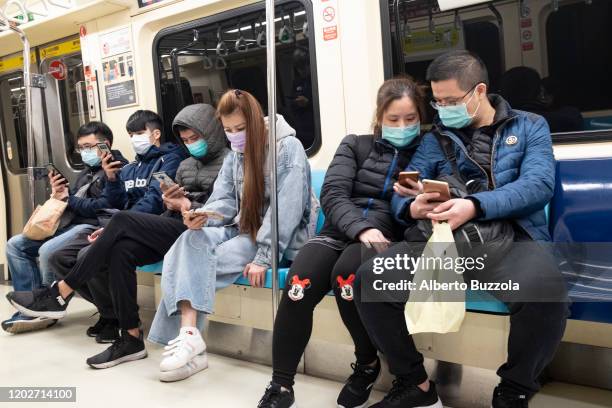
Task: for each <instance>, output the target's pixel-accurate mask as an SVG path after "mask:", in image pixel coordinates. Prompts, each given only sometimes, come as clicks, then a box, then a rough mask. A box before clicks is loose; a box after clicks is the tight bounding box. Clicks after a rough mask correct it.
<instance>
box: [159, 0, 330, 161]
mask: <svg viewBox="0 0 612 408" xmlns="http://www.w3.org/2000/svg"><path fill="white" fill-rule="evenodd" d="M307 4H310V2H307ZM309 7H310V6H309ZM310 12H311V10H309V9H307V8H306V7H305V5H304V4H303V3H302V2H298V1H286V2H282V3H281V4H280V5H278V6H277V7H276V15H277V18H276V29H275V31H276V33H277V34H276V53H277V66H276V70H277V109H278V113H279V114H281V115H283V116H284V117H285V118H286V119H287V121H288V122H289V124H290V125H291V126H292V127H293V128H294V129H295V130H296V132H297V137H298V139H300V141H301V142H302V144H303V145H304V148H305V149H306V151H307V153H308V154H309V155H312V154H314V153H315V152H316V151H317V150H318V147H319V146H320V144H321V141H320V130H319V125H318V122H319V119H318V100H317V92H316V78H315V75H314V72H313V71H314V70H312V69H311V63H313V62H314V38H313V33H312V32H310V31H309V27H308V16H309V13H310ZM265 46H266V38H265V13H264V11H263V5H253V6H246V7H243V8H240V9H236V10H232V11H229V12H226V13H222V14H219V15H216V16H213V17H209V18H204V19H202V20H197V21H194V22H191V23H189V24H187V25H183V26H181V27H176V28H175V27H172V28H169V29H165V30H163V31H162V32H160V33H159V34H158V36H157V41H156V46H155V50H156V54H157V55H156V56H155V58H156V60H155V62H156V64H157V67H158V72H157V74H158V78H159V81H158V83H159V87H158V90H157V92H158V100H159V106H160V108H161V109H160V110H161V113H162V114H163V118H164V122H165V124H166V134H167V135H171V123H172V119H173V118H174V116H175V115H176V113H177V112H178V111H179V110H180V109H181V108H182V107H184V106H185V105H189V104H193V103H201V102H203V103H209V104H212V105H213V106H216V103H217V101H218V99H219V98H220V96H221V95H222V94H223V92H224V90H226V89H228V88H239V89H244V90H247V91H249V92H251V93H252V94H253V95H254V96H255V97H256V98H257V99H258V100H259V101H260V102H261V104H262V107H263V108H264V111H267V102H268V100H267V98H268V97H267V86H266V77H267V75H266V49H265Z"/></svg>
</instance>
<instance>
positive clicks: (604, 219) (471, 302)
mask: <svg viewBox="0 0 612 408" xmlns="http://www.w3.org/2000/svg"><path fill="white" fill-rule="evenodd" d="M605 169H608V170H607V171H602V170H605ZM610 172H612V160H611V159H592V160H589V159H586V160H564V161H558V162H557V177H556V186H555V195H554V199H553V200H552V201H551V203H549V204H548V205H547V206H546V208H545V212H546V221H547V222H548V224H549V228H550V231H551V235H552V236H553V240H554V241H555V242H609V240H610V238H609V237H608V236H607V234H609V231H610V230H611V228H612V222H610V220H612V216H611V215H612V214H611V211H610V210H609V205H607V206H606V205H600V203H610V202H612V190H609V189H608V190H606V189H605V188H604V186H605V185H607V184H606V183H607V181H605V180H603V179H602V178H603V177H606V176H604V175H607V174H610ZM324 177H325V171H324V170H313V171H312V188H313V191H314V193H315V194H316V196H317V197H319V196H320V194H321V187H322V185H323V179H324ZM577 185H580V188H576V187H575V186H577ZM587 190H589V191H587ZM587 193H588V194H587ZM593 197H598V199H597V200H593ZM324 220H325V217H324V215H323V212H322V211H321V212H320V213H319V217H318V220H317V232H318V231H320V229H321V227H322V226H323V222H324ZM610 252H611V253H612V251H610ZM600 263H603V264H605V265H606V266H607V267H609V269H610V275H612V255H609V254H608V255H606V257H605V259H603V260H602V262H600ZM282 266H286V264H284V265H283V264H282V263H281V268H279V277H278V279H279V287H280V288H284V287H285V283H286V279H287V273H288V271H289V268H283V267H282ZM138 269H139V270H140V271H142V272H150V273H161V271H162V263H161V262H160V263H157V264H154V265H146V266H142V267H139V268H138ZM611 278H612V276H611ZM236 284H238V285H244V286H249V282H248V280H247V279H245V278H244V277H242V276H241V277H240V278H239V279H238V280H237V281H236ZM265 287H266V288H272V271H271V270H268V271H267V273H266V282H265ZM572 290H574V289H572V288H570V297H572V298H573V297H574V296H572V295H573V292H572ZM329 295H333V293H332V292H330V293H329ZM594 299H595V296H594ZM584 300H585V299H582V302H580V303H574V305H573V306H572V315H571V318H573V319H579V320H587V321H597V322H605V323H612V302H595V301H594V302H588V301H587V302H585V301H584ZM587 300H588V299H587ZM466 309H467V310H469V311H472V312H485V313H498V314H507V313H508V308H507V307H506V305H504V304H503V303H502V302H500V301H499V300H497V299H495V298H494V297H493V296H492V295H491V294H489V293H487V292H482V291H470V290H468V291H467V293H466Z"/></svg>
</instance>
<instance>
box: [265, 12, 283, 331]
mask: <svg viewBox="0 0 612 408" xmlns="http://www.w3.org/2000/svg"><path fill="white" fill-rule="evenodd" d="M266 55H267V67H268V118H269V120H268V123H269V125H268V128H269V132H268V136H269V141H268V146H269V153H268V154H269V155H270V160H269V162H270V188H271V191H270V214H271V217H270V223H271V230H272V237H271V243H272V321H274V319H276V312H277V310H278V303H279V300H280V293H279V292H280V288H279V284H278V261H279V259H278V191H277V188H276V185H277V180H276V25H275V22H274V0H266Z"/></svg>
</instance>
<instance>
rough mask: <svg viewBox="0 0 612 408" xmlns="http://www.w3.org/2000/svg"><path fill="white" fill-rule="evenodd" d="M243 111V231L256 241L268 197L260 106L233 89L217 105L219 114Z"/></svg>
mask: <svg viewBox="0 0 612 408" xmlns="http://www.w3.org/2000/svg"><path fill="white" fill-rule="evenodd" d="M236 111H238V112H241V113H242V114H243V115H244V118H245V120H246V134H247V137H246V146H245V147H244V185H243V188H242V202H241V203H240V232H242V233H245V234H249V235H250V236H251V238H252V239H253V241H255V238H256V236H257V231H258V230H259V228H260V227H261V223H262V217H263V207H264V199H265V190H264V189H265V184H264V168H263V167H264V164H265V158H266V145H267V140H266V134H267V132H266V126H265V123H264V114H263V110H262V109H261V105H260V104H259V102H257V99H255V97H254V96H253V95H251V94H250V93H248V92H246V91H241V90H238V89H230V90H228V91H227V92H225V93H224V94H223V96H222V97H221V100H220V101H219V104H218V105H217V116H218V117H219V119H221V117H222V116H227V115H231V114H232V113H234V112H236Z"/></svg>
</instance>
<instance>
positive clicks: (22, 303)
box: [6, 281, 74, 319]
mask: <svg viewBox="0 0 612 408" xmlns="http://www.w3.org/2000/svg"><path fill="white" fill-rule="evenodd" d="M73 296H74V292H72V293H71V294H70V296H68V298H66V299H64V298H63V297H62V296H61V295H60V293H59V288H58V287H57V281H56V282H53V283H52V284H51V286H49V287H48V288H42V289H36V290H34V291H32V292H25V291H24V292H9V293H7V295H6V298H7V299H8V301H9V302H10V303H11V304H12V305H13V306H14V307H15V308H16V309H17V310H19V311H20V312H21V313H23V314H24V315H26V316H30V317H46V318H49V319H61V318H62V317H64V316H66V308H67V307H68V302H70V299H72V297H73Z"/></svg>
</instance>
